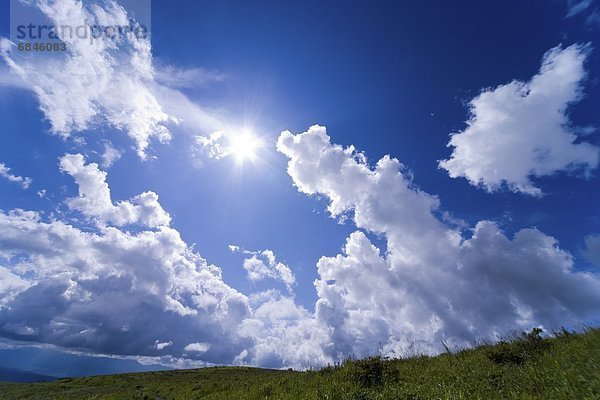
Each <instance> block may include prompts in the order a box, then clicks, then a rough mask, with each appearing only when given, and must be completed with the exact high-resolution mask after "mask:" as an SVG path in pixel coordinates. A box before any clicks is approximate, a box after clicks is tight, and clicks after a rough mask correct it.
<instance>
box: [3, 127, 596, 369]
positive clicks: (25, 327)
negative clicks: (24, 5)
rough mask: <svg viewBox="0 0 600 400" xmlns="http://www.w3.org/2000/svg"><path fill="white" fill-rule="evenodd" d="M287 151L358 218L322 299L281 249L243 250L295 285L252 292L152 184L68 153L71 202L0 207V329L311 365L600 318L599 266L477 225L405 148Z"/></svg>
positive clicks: (303, 146) (534, 233) (183, 359)
mask: <svg viewBox="0 0 600 400" xmlns="http://www.w3.org/2000/svg"><path fill="white" fill-rule="evenodd" d="M278 149H279V150H280V151H281V152H283V153H284V154H285V155H286V156H288V157H289V158H290V161H289V168H288V172H289V174H290V176H291V177H292V179H293V181H294V183H295V185H296V186H297V187H298V189H299V190H300V191H301V192H303V193H306V194H309V195H321V196H324V197H326V198H327V199H329V200H330V203H329V212H330V213H331V215H332V216H333V217H344V218H346V219H347V220H350V221H352V222H353V223H354V224H355V225H356V226H357V228H358V230H356V231H355V232H354V233H352V234H351V235H350V236H349V237H348V238H347V241H346V243H345V245H344V247H343V251H342V253H341V254H338V255H336V256H333V257H328V256H324V257H322V258H321V259H320V260H319V261H318V263H317V270H318V279H317V280H316V281H315V287H316V290H317V295H318V300H317V303H316V306H315V310H314V312H311V311H310V310H307V309H305V308H304V307H302V306H299V305H298V304H297V303H296V302H295V300H294V297H293V293H292V291H291V288H290V286H291V285H292V284H293V281H294V280H293V275H292V274H291V270H289V267H288V268H283V267H284V266H285V265H283V264H282V265H281V266H279V267H277V265H278V262H277V261H276V256H275V254H274V253H273V252H271V251H269V252H260V253H256V252H254V253H253V252H246V253H244V254H246V255H248V256H250V258H248V259H247V260H252V259H253V258H255V259H256V260H257V261H260V262H262V263H263V265H262V266H259V267H260V268H257V266H256V265H253V266H251V265H249V264H248V263H247V264H248V265H245V267H246V269H247V270H248V272H249V273H253V272H255V273H257V274H258V275H259V276H258V277H259V278H264V277H270V278H275V279H277V280H281V281H282V282H283V283H285V284H286V285H287V286H288V291H289V293H288V294H287V295H285V294H282V293H280V292H279V291H277V290H267V291H263V292H258V293H252V294H250V295H245V294H242V293H240V292H238V291H236V290H235V289H233V288H231V287H230V286H229V285H227V284H226V283H225V282H224V281H223V279H222V276H221V270H220V269H219V268H218V267H217V266H214V265H210V264H209V263H208V262H207V261H206V260H205V259H203V258H202V257H201V256H200V255H199V254H198V253H197V252H196V251H195V250H193V249H192V248H191V247H190V246H188V245H187V244H186V243H185V242H184V241H183V239H182V238H181V236H180V234H179V232H178V231H177V230H175V229H174V228H172V227H171V226H170V217H169V215H168V214H167V213H166V211H165V210H164V209H163V208H162V206H161V205H160V203H159V199H158V196H157V195H156V194H155V193H153V192H146V193H144V194H142V195H139V196H135V197H133V199H132V200H129V201H117V202H115V201H114V200H113V199H112V198H111V194H110V188H109V186H108V183H107V182H106V174H105V173H104V172H103V171H101V170H100V168H99V166H98V165H97V164H87V163H86V160H85V158H84V157H83V156H81V155H79V154H68V155H65V156H64V157H62V158H61V159H60V163H59V165H60V168H61V170H62V171H63V172H64V173H67V174H69V175H71V176H72V177H73V178H74V180H75V182H76V183H77V185H78V186H79V194H78V195H77V196H73V197H69V198H67V199H66V200H65V204H66V205H67V207H68V208H69V210H70V211H69V213H68V214H67V215H63V216H60V215H59V217H60V218H58V219H57V216H54V217H53V218H52V219H47V218H46V219H45V218H44V217H43V216H42V215H41V214H39V213H37V212H33V211H23V210H18V209H17V210H12V211H8V212H0V295H1V296H0V337H3V338H9V339H13V340H19V341H23V342H31V343H43V344H50V345H55V346H58V347H60V348H66V349H76V350H78V351H83V352H89V353H99V354H111V355H115V356H119V357H136V358H138V359H140V358H143V359H144V360H151V361H152V362H159V363H163V364H165V365H173V366H190V365H201V364H203V363H220V364H249V365H261V366H267V367H295V368H308V367H314V366H320V365H324V364H326V363H330V362H333V361H336V360H340V359H343V358H344V357H347V356H349V355H355V356H364V355H368V354H373V353H375V352H377V351H381V352H382V353H383V354H385V355H391V356H394V355H395V356H400V355H403V354H405V351H407V349H409V348H413V349H414V348H415V346H416V348H417V349H419V350H421V351H428V352H435V351H437V350H439V349H438V348H437V347H438V343H439V341H440V340H446V341H451V342H454V343H456V344H466V343H469V342H471V341H472V340H473V339H475V338H480V337H487V338H494V337H496V336H497V335H499V334H502V333H504V332H506V330H508V329H512V328H523V329H527V328H530V327H532V326H537V325H540V324H541V325H543V326H545V327H547V328H552V327H557V326H560V325H562V324H574V323H577V322H580V321H585V320H586V319H588V318H594V317H597V316H598V310H599V309H600V280H599V279H598V276H597V275H594V274H592V273H585V272H577V271H575V270H574V268H573V260H572V258H571V256H570V255H569V254H568V253H567V252H565V251H563V250H561V249H560V248H559V247H558V244H557V242H556V240H555V239H553V238H551V237H549V236H547V235H544V234H543V233H542V232H539V231H538V230H535V229H524V230H522V231H520V232H518V233H516V234H515V236H514V237H513V238H507V237H506V236H505V235H504V234H503V233H502V232H501V231H500V229H499V228H498V227H497V226H496V225H495V224H494V223H492V222H487V221H482V222H479V223H478V224H477V225H476V226H475V227H474V228H473V229H472V235H471V236H470V237H469V238H467V237H465V236H464V235H463V234H462V233H461V232H460V231H459V230H458V229H457V228H455V227H453V226H449V225H448V224H447V223H445V222H442V221H441V220H440V219H439V218H438V217H437V216H436V215H438V213H439V200H438V199H437V197H435V196H432V195H429V194H427V193H424V192H423V191H420V190H419V189H418V188H416V187H415V186H414V185H413V184H412V183H411V181H410V179H409V178H408V176H407V174H405V173H404V172H403V167H402V165H401V164H400V163H399V162H398V161H397V160H395V159H393V158H390V157H388V156H386V157H384V158H382V159H381V160H379V162H378V163H377V164H376V166H375V167H374V168H372V167H370V166H369V164H368V163H367V160H366V157H365V156H364V155H363V154H361V153H357V152H356V151H355V150H354V149H353V148H342V147H341V146H338V145H335V144H332V143H331V142H330V138H329V136H327V134H326V131H325V128H323V127H319V126H314V127H312V128H310V129H309V130H308V132H305V133H302V134H299V135H292V134H291V133H289V132H284V133H282V134H281V136H280V138H279V141H278ZM80 216H82V217H83V218H80ZM370 233H373V234H376V235H378V236H380V237H381V238H383V239H385V241H386V243H387V248H386V249H385V252H382V250H381V249H379V248H377V247H376V246H375V245H374V244H373V243H372V242H371V240H370V239H369V236H368V235H369V234H370ZM233 250H236V251H240V249H239V248H237V247H234V248H233ZM241 251H243V250H241ZM263 258H264V259H263ZM247 260H246V261H247ZM253 263H255V262H254V261H253ZM285 267H287V266H285ZM288 272H289V273H288Z"/></svg>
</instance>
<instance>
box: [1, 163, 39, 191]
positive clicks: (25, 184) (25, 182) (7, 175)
mask: <svg viewBox="0 0 600 400" xmlns="http://www.w3.org/2000/svg"><path fill="white" fill-rule="evenodd" d="M10 171H11V169H10V168H9V167H7V166H6V164H4V163H0V177H2V178H4V179H7V180H8V181H9V182H14V183H18V184H20V185H21V187H22V188H23V189H28V188H29V186H30V185H31V183H32V182H33V180H32V179H31V178H28V177H23V176H18V175H14V174H12V173H11V172H10Z"/></svg>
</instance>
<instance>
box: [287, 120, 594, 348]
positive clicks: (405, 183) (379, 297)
mask: <svg viewBox="0 0 600 400" xmlns="http://www.w3.org/2000/svg"><path fill="white" fill-rule="evenodd" d="M277 147H278V149H279V151H281V152H282V153H283V154H285V155H286V156H287V157H289V164H288V173H289V174H290V176H291V177H292V179H293V181H294V184H295V185H296V186H297V187H298V190H299V191H301V192H303V193H306V194H308V195H320V196H324V197H325V198H327V199H328V200H329V207H328V209H329V212H330V214H331V215H332V216H333V217H340V216H344V217H345V218H347V219H349V220H351V221H353V223H354V224H355V225H356V227H357V228H358V229H359V230H357V231H356V232H354V233H352V234H351V235H350V236H349V237H348V239H347V241H346V244H345V246H344V248H343V251H342V253H341V254H338V255H336V256H332V257H330V256H324V257H322V258H321V259H320V260H319V262H318V264H317V267H318V273H319V279H318V280H317V281H316V282H315V286H316V288H317V294H318V301H317V304H316V314H315V318H316V320H317V321H318V324H319V326H321V327H322V328H323V329H325V330H326V331H327V332H329V338H330V339H329V343H330V344H331V345H330V346H329V347H326V348H324V351H325V354H326V355H328V356H330V357H332V358H334V359H339V358H340V357H342V356H343V355H349V354H354V355H356V356H363V355H367V354H373V353H374V352H376V351H377V350H378V349H379V350H380V351H382V352H383V353H384V354H388V355H402V354H403V353H404V351H405V349H406V348H408V347H409V346H411V345H415V344H416V345H418V346H419V347H420V348H422V349H428V350H430V351H435V350H436V347H437V344H438V343H440V340H443V339H451V340H453V341H454V342H456V343H461V344H467V343H469V342H470V341H471V340H473V339H474V338H480V337H487V338H493V337H496V336H497V335H500V334H502V333H503V332H506V330H508V329H513V328H517V329H518V328H523V329H528V328H530V327H532V326H537V325H543V326H545V327H547V328H552V327H556V326H560V325H561V324H569V323H577V322H579V321H582V320H584V319H585V318H594V317H598V310H599V309H600V279H599V278H598V276H597V275H595V274H591V273H585V272H577V271H576V270H574V266H573V259H572V257H571V256H570V254H568V253H567V252H565V251H564V250H561V249H560V248H559V246H558V243H557V241H556V240H555V239H554V238H552V237H550V236H547V235H545V234H544V233H542V232H540V231H538V230H536V229H523V230H521V231H519V232H517V233H516V234H515V235H514V236H513V237H507V236H506V235H505V234H504V233H503V232H502V231H501V230H500V228H499V227H498V226H497V225H496V224H495V223H493V222H489V221H481V222H479V223H477V224H476V225H475V226H474V227H472V229H471V234H472V235H471V236H470V237H464V236H463V235H462V234H461V232H460V231H459V230H457V229H456V228H454V227H453V226H449V225H448V224H446V223H445V222H443V221H442V220H440V219H439V218H438V217H437V216H436V215H438V212H439V200H438V199H437V197H435V196H432V195H430V194H427V193H425V192H423V191H421V190H419V189H418V188H417V187H415V186H414V184H413V183H412V182H411V177H410V174H408V173H407V172H405V170H404V168H403V166H402V165H401V164H400V162H399V161H398V160H396V159H393V158H390V157H389V156H385V157H383V158H382V159H381V160H379V161H378V162H377V163H376V165H375V166H374V167H371V166H370V165H369V164H368V163H367V161H366V157H365V156H364V155H362V154H360V153H357V152H356V151H355V150H354V149H353V148H343V147H341V146H339V145H335V144H332V143H331V142H330V138H329V136H328V135H327V133H326V131H325V128H324V127H320V126H313V127H311V128H310V129H309V130H308V131H307V132H304V133H302V134H298V135H293V134H291V133H290V132H283V133H282V134H281V136H280V137H279V140H278V144H277ZM367 233H373V234H376V235H378V236H380V237H382V238H383V239H385V241H386V244H387V249H386V251H385V252H382V251H381V250H380V249H379V248H377V246H375V245H374V244H373V243H372V242H371V241H370V240H369V237H368V236H367Z"/></svg>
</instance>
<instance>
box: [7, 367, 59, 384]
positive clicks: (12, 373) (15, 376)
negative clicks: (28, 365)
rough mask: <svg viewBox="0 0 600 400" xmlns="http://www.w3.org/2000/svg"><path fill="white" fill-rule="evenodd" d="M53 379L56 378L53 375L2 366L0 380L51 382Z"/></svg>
mask: <svg viewBox="0 0 600 400" xmlns="http://www.w3.org/2000/svg"><path fill="white" fill-rule="evenodd" d="M53 380H56V378H55V377H53V376H46V375H38V374H34V373H32V372H27V371H21V370H18V369H12V368H5V367H0V381H2V382H50V381H53Z"/></svg>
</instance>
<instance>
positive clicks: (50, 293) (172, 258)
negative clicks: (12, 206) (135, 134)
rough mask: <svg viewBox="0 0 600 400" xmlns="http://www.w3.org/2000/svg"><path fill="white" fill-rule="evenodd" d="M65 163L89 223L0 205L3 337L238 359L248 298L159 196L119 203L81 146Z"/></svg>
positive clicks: (76, 205)
mask: <svg viewBox="0 0 600 400" xmlns="http://www.w3.org/2000/svg"><path fill="white" fill-rule="evenodd" d="M60 165H61V168H62V170H63V171H65V172H66V173H69V174H71V175H72V176H73V177H74V178H75V179H76V181H77V183H78V184H79V191H80V196H79V197H75V198H72V199H68V200H67V202H66V203H67V205H68V206H69V207H70V208H71V209H73V210H74V211H78V212H81V213H82V214H83V216H84V217H85V218H87V219H88V220H90V221H92V225H91V226H88V227H87V228H86V229H84V228H78V227H75V226H74V225H72V224H69V223H66V222H64V221H60V220H51V221H44V220H43V219H42V217H41V215H40V214H38V213H36V212H31V211H23V210H13V211H10V212H7V213H5V212H2V213H0V277H1V280H0V283H1V284H0V293H2V294H3V295H2V297H1V299H0V335H1V336H3V337H5V338H11V339H16V340H22V341H33V342H40V343H48V344H53V345H57V346H60V347H64V348H75V349H83V350H86V351H90V352H94V353H104V354H116V355H123V356H128V355H129V356H130V355H133V356H140V355H141V356H149V357H158V358H159V360H160V358H161V357H167V359H166V361H167V362H173V360H172V359H176V358H187V359H191V360H200V358H201V359H202V361H205V362H227V360H229V361H231V360H233V358H234V357H235V356H236V355H238V354H239V353H240V352H241V351H242V350H243V349H244V348H245V347H246V345H247V344H246V343H245V342H246V341H245V340H244V339H243V338H242V339H240V338H238V337H237V335H236V330H235V327H236V326H237V325H238V324H239V323H241V321H242V320H243V319H244V318H245V317H246V316H247V315H248V314H249V312H250V309H249V306H248V299H247V298H246V296H244V295H242V294H241V293H239V292H237V291H236V290H234V289H232V288H230V287H229V286H227V285H226V284H225V283H224V282H223V281H222V279H221V271H220V269H219V268H217V267H215V266H213V265H209V264H208V263H207V262H206V260H204V259H203V258H202V257H201V256H199V255H198V254H197V253H195V252H194V251H193V250H192V249H191V248H190V247H189V246H188V245H187V244H186V243H185V242H184V241H183V240H182V239H181V237H180V235H179V232H177V231H176V230H175V229H173V228H171V227H170V226H169V217H168V214H166V213H165V212H164V210H163V209H162V207H161V206H160V204H159V203H158V197H157V195H156V194H155V193H153V192H146V193H144V194H142V195H140V196H136V197H135V198H134V203H130V202H119V203H116V204H113V202H112V200H111V198H110V191H109V188H108V185H107V184H106V182H105V174H104V173H103V172H101V171H99V170H98V166H97V165H96V164H89V165H85V164H84V158H83V156H81V155H78V154H75V155H66V156H64V157H63V158H62V159H61V162H60ZM124 224H128V225H130V226H132V227H135V228H136V229H134V230H135V231H137V232H135V233H133V232H130V231H125V230H121V229H119V228H118V226H119V225H124ZM199 342H200V343H207V345H206V346H205V351H203V352H199V351H198V345H197V343H199ZM166 343H169V345H168V346H167V345H166Z"/></svg>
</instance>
